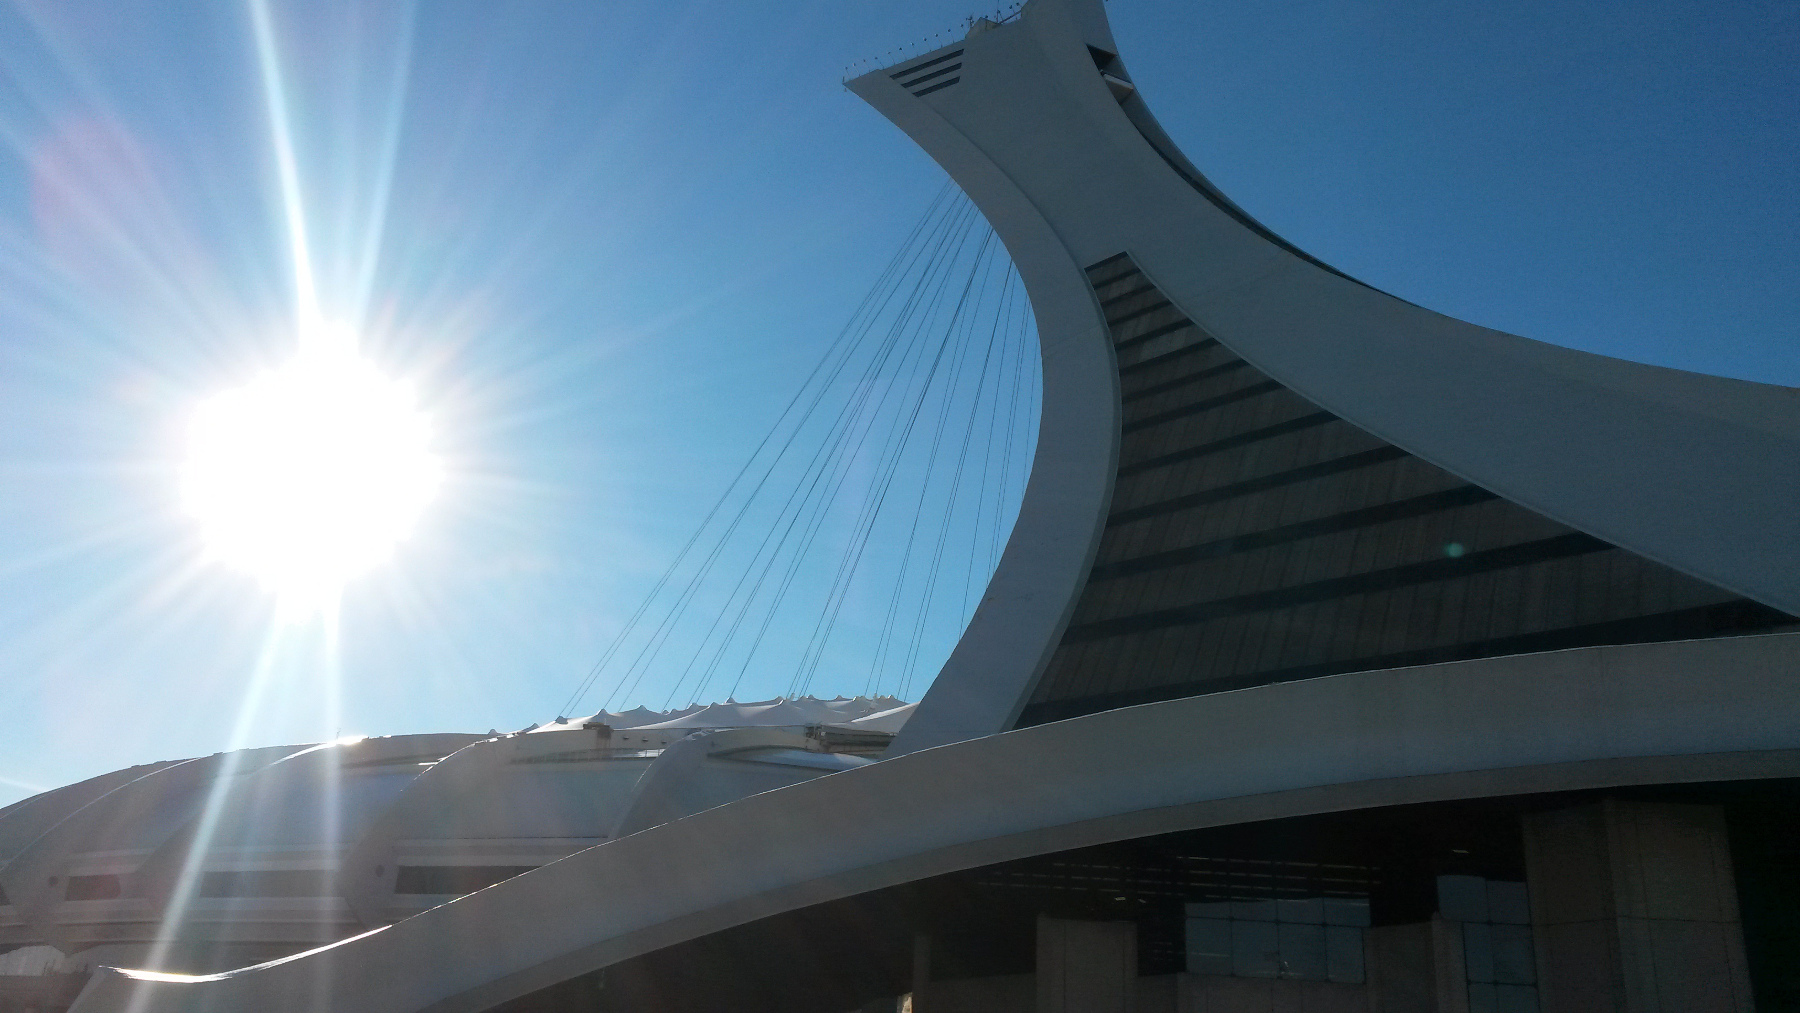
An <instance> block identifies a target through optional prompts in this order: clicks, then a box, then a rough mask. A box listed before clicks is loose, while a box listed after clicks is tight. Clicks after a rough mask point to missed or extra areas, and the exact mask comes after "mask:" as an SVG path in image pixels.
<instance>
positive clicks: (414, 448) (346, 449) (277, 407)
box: [181, 338, 443, 609]
mask: <svg viewBox="0 0 1800 1013" xmlns="http://www.w3.org/2000/svg"><path fill="white" fill-rule="evenodd" d="M442 481H443V468H442V465H441V463H440V462H439V460H438V458H437V457H436V455H434V454H433V453H432V451H431V426H430V420H429V418H427V416H426V415H425V413H424V412H422V411H421V410H420V409H419V408H418V406H417V403H416V400H415V398H414V395H413V392H412V390H411V388H410V387H409V386H408V385H406V384H404V383H400V382H397V381H395V380H392V379H390V378H388V377H386V376H384V375H382V374H381V372H380V371H379V370H377V369H376V368H375V367H374V365H373V364H371V363H369V362H368V361H367V360H365V359H363V358H362V357H360V356H359V355H357V353H356V349H355V343H354V342H353V341H348V340H343V339H341V338H337V339H335V340H311V341H306V342H303V343H302V344H301V349H300V353H299V354H298V355H297V356H296V357H295V358H294V359H293V361H291V362H289V363H288V364H287V365H285V366H283V367H281V368H280V369H277V370H273V371H271V372H268V373H264V374H262V375H261V376H258V377H256V378H255V379H253V380H251V381H250V382H249V383H248V384H246V385H245V386H243V387H240V388H238V389H236V390H231V391H227V392H225V393H222V394H219V395H217V396H215V397H213V398H211V399H209V400H207V401H206V402H204V403H203V404H201V406H200V407H199V409H198V410H197V411H196V412H195V413H194V416H193V419H192V423H191V427H190V429H189V434H188V456H187V460H186V464H185V466H184V467H183V469H182V475H181V493H182V500H183V504H184V506H185V507H186V508H187V510H188V512H189V513H190V514H191V515H192V516H193V517H194V518H195V519H196V520H197V521H198V522H199V524H200V527H201V530H202V532H203V534H204V537H205V540H206V545H207V548H208V551H209V553H210V554H211V555H212V556H214V557H216V558H217V559H219V560H221V561H223V562H225V563H227V564H229V565H231V566H234V567H236V568H239V569H242V570H245V571H248V572H249V573H251V574H253V575H255V576H256V577H257V578H258V579H259V580H261V581H262V582H263V584H265V585H266V586H267V587H268V588H269V589H270V590H272V591H274V592H275V593H276V595H277V596H278V597H279V598H280V599H281V600H282V602H283V603H284V604H287V605H289V606H298V607H300V608H302V609H311V608H316V607H323V606H324V605H325V604H326V603H328V602H329V601H331V600H333V599H335V597H336V596H337V594H338V592H339V591H340V590H341V589H342V587H343V585H344V583H345V582H346V581H348V580H349V579H350V578H352V577H354V576H356V575H357V574H359V573H362V572H364V571H366V570H368V569H369V568H370V567H372V566H374V565H376V564H377V563H380V562H381V561H383V560H384V559H386V558H387V557H388V556H389V555H391V554H392V553H393V551H394V548H395V546H397V545H398V544H399V542H400V541H401V540H402V539H404V538H405V537H406V535H407V534H408V533H409V532H410V531H411V529H412V527H413V525H414V523H415V522H416V521H417V519H418V517H419V515H420V513H421V512H422V511H423V510H424V508H425V506H426V505H427V504H428V503H429V502H430V501H431V499H432V497H433V496H434V495H435V494H436V492H437V489H438V487H439V485H440V484H441V483H442Z"/></svg>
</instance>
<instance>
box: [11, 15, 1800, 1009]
mask: <svg viewBox="0 0 1800 1013" xmlns="http://www.w3.org/2000/svg"><path fill="white" fill-rule="evenodd" d="M849 87H850V88H851V90H852V91H854V92H855V93H856V94H858V95H860V96H861V97H862V98H864V99H865V100H866V101H867V102H868V103H869V104H870V105H871V106H873V107H874V108H875V109H876V110H878V111H879V112H881V113H882V114H883V115H885V116H887V117H888V118H889V119H890V120H892V121H893V122H894V123H895V124H896V125H897V126H898V127H899V128H900V129H901V130H902V131H904V132H905V133H906V135H907V136H909V137H910V138H912V139H913V140H914V141H915V142H917V143H918V144H919V145H920V146H921V147H922V148H923V149H924V150H925V151H926V152H928V153H929V154H930V155H931V156H932V157H933V158H934V159H936V160H937V161H938V163H939V164H941V165H942V166H943V167H944V168H945V169H946V170H947V171H948V172H949V174H950V175H951V177H952V178H953V179H954V180H955V181H956V183H957V184H958V185H959V186H960V187H961V188H962V190H963V191H964V192H965V193H966V194H967V195H968V196H969V198H970V199H971V200H973V201H974V203H975V204H976V206H977V207H978V208H979V209H980V210H981V212H982V213H983V214H984V215H985V216H986V218H987V220H988V221H989V223H991V225H992V226H993V228H994V229H995V231H996V232H997V234H998V235H999V237H1000V238H1001V240H1002V241H1003V242H1004V243H1005V246H1006V248H1007V251H1008V252H1009V253H1010V255H1011V257H1012V259H1013V261H1014V263H1015V264H1016V266H1017V269H1018V272H1019V274H1020V277H1021V278H1022V279H1023V281H1024V284H1025V286H1026V289H1027V291H1028V293H1029V296H1030V299H1031V304H1032V307H1033V310H1034V313H1035V316H1036V320H1037V326H1038V333H1039V340H1040V343H1041V353H1042V375H1043V398H1042V403H1043V412H1042V419H1041V423H1040V424H1041V430H1040V436H1039V441H1038V448H1037V456H1036V459H1035V461H1034V463H1033V468H1032V472H1031V477H1030V481H1029V485H1028V487H1027V489H1026V492H1025V495H1024V500H1023V503H1022V506H1021V510H1020V515H1019V519H1018V522H1017V525H1016V527H1015V529H1014V531H1013V534H1012V536H1011V539H1010V541H1009V542H1008V544H1007V545H1006V548H1005V551H1004V553H1003V554H1002V556H1001V560H1000V563H999V566H998V569H997V571H996V572H995V574H994V577H993V581H992V584H991V585H990V586H989V588H988V589H987V592H986V594H985V596H984V597H983V599H982V604H981V605H980V607H979V608H978V609H977V610H976V612H975V615H974V618H973V619H972V621H971V623H970V625H969V627H968V629H967V631H966V633H965V635H964V636H963V638H962V640H961V641H960V643H959V644H958V646H957V647H956V649H955V651H954V652H953V654H952V656H951V658H950V660H949V662H948V663H947V664H946V666H945V668H944V669H943V671H942V672H941V673H940V675H939V676H938V678H937V680H936V682H935V683H934V684H933V685H932V687H931V690H930V692H929V693H928V694H927V695H926V696H925V698H924V699H923V700H922V701H921V702H920V704H919V705H918V708H917V710H916V712H915V713H914V714H913V715H912V717H911V719H910V720H909V721H908V722H907V723H906V724H905V725H904V726H903V727H902V728H901V729H900V730H899V733H898V736H897V737H896V738H895V739H894V740H893V742H892V744H891V745H890V746H889V747H887V749H886V751H885V752H884V753H882V754H881V758H880V759H878V760H875V761H874V762H860V761H858V762H851V761H848V760H843V761H832V762H833V763H835V764H836V765H835V766H834V767H832V770H831V771H830V772H829V776H816V777H810V778H805V779H792V783H789V784H787V786H784V787H777V788H775V789H774V790H761V789H757V790H759V791H760V793H754V794H752V793H750V789H748V788H746V789H742V790H739V791H736V792H730V793H726V795H716V794H715V795H713V796H706V797H705V798H702V797H701V795H699V794H692V793H690V794H689V795H685V796H682V797H691V798H696V799H701V801H700V802H695V803H693V804H688V805H685V806H670V807H665V808H664V809H660V810H657V811H656V813H661V815H657V814H656V813H652V814H650V815H649V816H647V817H646V818H644V819H642V820H640V821H638V822H636V823H633V824H630V825H628V826H622V827H621V832H620V833H618V834H617V835H616V836H612V837H609V838H608V839H606V840H604V841H603V842H599V843H598V844H596V845H595V846H592V847H587V848H585V849H584V850H577V851H574V852H573V853H570V854H568V855H567V857H561V858H560V860H557V861H553V862H550V863H549V864H545V865H543V866H542V867H539V868H536V869H534V870H532V871H530V872H526V873H524V874H522V875H517V876H513V877H512V878H510V879H506V880H505V881H504V882H499V883H497V884H496V885H493V886H491V887H488V888H487V889H483V890H479V891H477V892H474V893H471V894H469V895H467V896H463V897H460V898H459V899H456V900H453V901H450V902H448V903H442V904H438V905H437V906H435V907H431V908H429V909H428V910H423V911H420V912H418V913H416V914H411V915H410V917H405V918H403V919H401V920H398V921H393V922H392V923H391V924H385V925H383V924H382V923H381V920H380V919H375V920H374V921H373V922H371V923H365V924H367V927H368V928H369V929H370V931H367V932H365V933H364V934H361V935H356V936H352V937H350V938H347V939H344V940H342V941H339V942H335V943H332V944H330V945H326V946H323V947H321V948H318V949H314V950H310V951H306V952H303V953H300V954H297V955H294V956H291V957H288V958H286V959H283V960H279V961H275V962H272V963H265V964H261V965H257V966H253V967H248V968H243V969H239V970H235V971H230V972H223V973H215V974H203V975H179V974H168V973H147V972H139V971H129V970H104V971H101V972H99V973H97V974H96V975H95V976H94V977H93V979H92V980H91V981H90V982H89V983H88V984H87V985H86V988H85V990H84V991H83V992H82V993H81V995H80V997H79V999H78V1000H77V1001H76V1002H75V1004H74V1009H76V1010H78V1011H82V1013H89V1011H114V1010H133V1011H138V1013H150V1011H165V1010H166V1011H175V1010H221V1011H223V1010H251V1009H255V1010H295V1011H299V1010H315V1009H332V1010H370V1011H375V1010H382V1011H411V1010H420V1011H423V1010H431V1011H452V1010H457V1011H461V1010H467V1011H478V1010H507V1011H524V1010H546V1011H549V1010H557V1011H561V1010H705V1011H710V1010H721V1011H723V1010H733V1011H761V1010H768V1011H776V1010H780V1011H784V1013H798V1011H818V1013H844V1011H847V1010H852V1009H869V1010H873V1009H881V1010H894V1009H896V1008H897V1007H908V1008H910V1010H912V1011H913V1013H948V1011H964V1010H968V1011H975V1010H983V1011H1036V1013H1076V1011H1082V1013H1087V1011H1108V1013H1113V1011H1117V1013H1125V1011H1128V1010H1129V1011H1142V1013H1150V1011H1155V1013H1178V1011H1179V1013H1201V1011H1204V1013H1238V1011H1257V1013H1273V1011H1277V1010H1282V1011H1286V1010H1304V1011H1309V1013H1328V1011H1329V1013H1336V1011H1351V1010H1355V1011H1359V1013H1360V1011H1395V1013H1399V1011H1408V1013H1411V1011H1421V1013H1422V1011H1443V1013H1450V1011H1454V1013H1498V1011H1508V1013H1518V1011H1544V1013H1565V1011H1566V1013H1576V1011H1583V1013H1585V1011H1599V1010H1607V1011H1632V1013H1649V1011H1668V1013H1674V1011H1684V1013H1691V1011H1721V1013H1723V1011H1748V1010H1751V1009H1754V1008H1761V1009H1763V1010H1765V1011H1770V1010H1794V1009H1800V959H1796V957H1795V942H1796V940H1800V863H1797V862H1796V859H1797V858H1800V843H1796V842H1797V841H1800V833H1796V828H1797V827H1800V822H1797V821H1796V818H1797V816H1800V793H1797V791H1796V788H1797V787H1800V780H1797V778H1800V692H1797V690H1800V633H1796V632H1794V630H1795V624H1796V622H1797V620H1796V619H1795V618H1794V616H1795V614H1797V613H1800V525H1797V524H1796V523H1795V513H1794V504H1795V503H1797V502H1800V395H1797V394H1796V392H1795V391H1793V390H1790V389H1786V388H1778V387H1772V386H1767V385H1761V384H1755V383H1748V382H1743V381H1737V380H1728V379H1722V378H1718V377H1711V376H1702V375H1696V374H1692V373H1685V372H1681V371H1677V370H1671V369H1663V368H1658V367H1654V366H1646V365H1641V364H1636V363H1630V362H1624V361H1620V360H1616V359H1609V358H1605V357H1601V356H1596V355H1590V354H1585V353H1581V352H1576V351H1571V350H1568V349H1564V348H1558V347H1554V346H1551V345H1546V344H1542V343H1539V342H1535V341H1531V340H1528V339H1525V338H1520V337H1516V336H1513V335H1508V334H1503V333H1499V332H1496V331H1492V330H1488V329H1485V328H1481V327H1477V326H1473V325H1470V324H1466V323H1463V322H1460V321H1457V320H1453V319H1450V318H1447V317H1444V316H1442V315H1440V314H1437V313H1433V312H1431V311H1430V310H1427V309H1424V308H1421V307H1418V306H1415V305H1412V304H1410V303H1408V302H1406V301H1404V300H1402V299H1399V298H1396V297H1394V296H1392V295H1389V294H1387V293H1384V292H1381V291H1378V290H1376V289H1374V288H1371V287H1370V286H1368V285H1365V284H1363V283H1361V282H1359V281H1357V280H1356V279H1354V278H1351V277H1348V276H1346V275H1344V274H1343V273H1342V272H1340V271H1337V270H1334V269H1333V268H1331V267H1330V266H1329V265H1326V264H1323V263H1321V262H1319V261H1318V260H1317V259H1315V258H1313V257H1311V256H1309V255H1307V254H1306V253H1305V252H1303V251H1301V250H1298V249H1296V248H1294V247H1293V246H1292V245H1291V244H1289V243H1287V242H1285V241H1283V240H1282V239H1281V238H1280V237H1279V236H1276V235H1274V234H1273V233H1271V232H1270V231H1269V230H1268V229H1266V228H1264V227H1263V226H1262V225H1260V224H1259V223H1257V222H1256V221H1255V220H1254V219H1253V218H1251V217H1250V216H1249V215H1248V214H1246V213H1245V212H1244V211H1243V210H1242V209H1240V208H1238V207H1237V206H1236V205H1234V204H1233V203H1232V202H1231V201H1230V200H1229V198H1227V197H1226V196H1225V195H1223V194H1221V193H1220V192H1218V190H1217V189H1216V188H1215V187H1213V186H1212V185H1211V184H1210V183H1209V182H1208V181H1207V179H1206V177H1205V175H1204V174H1203V173H1201V172H1200V170H1199V169H1197V168H1196V167H1194V166H1193V165H1192V164H1190V163H1189V162H1188V160H1187V159H1186V158H1184V157H1183V156H1182V154H1181V153H1180V151H1178V150H1177V149H1176V148H1175V146H1174V145H1173V144H1172V143H1171V142H1170V140H1169V138H1168V137H1167V135H1166V134H1165V133H1164V132H1163V131H1162V130H1161V129H1160V128H1159V127H1158V126H1157V124H1156V121H1155V119H1154V118H1153V117H1152V115H1151V114H1150V111H1149V108H1148V106H1147V105H1146V103H1145V99H1144V98H1143V96H1141V95H1140V94H1139V93H1138V90H1137V88H1136V87H1135V85H1134V84H1133V82H1132V80H1131V75H1130V73H1129V71H1128V69H1127V67H1126V65H1125V63H1124V61H1123V59H1122V57H1121V56H1120V54H1119V53H1118V50H1117V46H1116V45H1115V44H1114V42H1113V39H1112V37H1111V34H1110V31H1109V29H1108V27H1107V24H1106V19H1105V15H1104V11H1103V8H1102V6H1101V3H1100V0H1031V2H1029V3H1027V4H1026V5H1025V6H1024V8H1023V9H1022V11H1020V12H1019V13H1018V14H1017V15H1016V16H1012V17H1008V18H1006V19H1004V20H1003V21H998V22H996V21H990V20H978V21H975V22H973V23H972V26H971V29H970V31H969V32H968V34H967V37H966V38H964V39H963V40H962V41H959V42H957V43H955V44H953V45H951V46H948V47H945V48H942V49H939V50H936V51H933V52H930V53H924V54H920V55H918V56H915V57H912V58H909V59H908V60H906V61H904V62H902V63H900V64H897V65H894V66H891V67H887V68H884V69H881V70H878V71H874V72H872V73H869V74H866V75H863V76H861V77H858V78H856V79H854V80H852V81H850V82H849ZM502 741H504V740H502ZM683 741H686V740H683ZM676 745H679V743H671V744H670V747H671V751H673V750H674V747H675V746H676ZM777 745H784V744H783V743H775V742H773V741H772V740H771V742H770V743H762V744H761V745H760V746H759V748H767V749H773V748H775V747H776V746H777ZM785 747H788V748H792V749H800V744H798V743H786V744H785ZM494 748H496V749H497V748H500V747H494ZM509 748H510V747H509ZM686 748H687V751H688V752H689V753H692V754H694V755H696V756H699V757H702V758H703V757H706V756H708V755H711V754H709V753H708V748H709V747H705V746H704V745H702V746H698V747H696V746H693V745H689V746H687V747H686ZM694 769H696V770H698V769H699V767H697V766H696V767H695V768H694ZM681 776H682V775H680V772H679V771H676V770H674V768H673V767H671V774H670V778H669V783H670V784H681V783H688V782H683V781H682V780H681ZM695 776H696V777H697V776H698V775H695ZM692 783H694V784H698V783H700V782H699V781H694V782H692ZM676 794H680V793H679V792H677V793H676ZM727 796H730V797H733V798H734V800H729V801H724V802H723V804H713V803H714V802H718V801H721V800H722V799H723V798H726V797H727ZM736 796H742V797H736ZM394 835H396V836H399V837H404V834H400V833H399V831H395V834H394ZM496 861H497V860H496ZM351 872H352V873H353V874H358V875H361V874H362V873H358V872H356V870H351ZM5 882H6V885H7V888H8V890H9V891H10V890H11V889H13V884H12V881H11V880H6V881H5Z"/></svg>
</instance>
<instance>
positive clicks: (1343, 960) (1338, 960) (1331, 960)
mask: <svg viewBox="0 0 1800 1013" xmlns="http://www.w3.org/2000/svg"><path fill="white" fill-rule="evenodd" d="M1363 973H1364V972H1363V931H1362V929H1360V928H1354V927H1351V926H1348V925H1327V926H1326V927H1325V978H1326V980H1328V981H1341V982H1344V983H1346V984H1350V985H1360V984H1362V983H1363Z"/></svg>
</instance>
